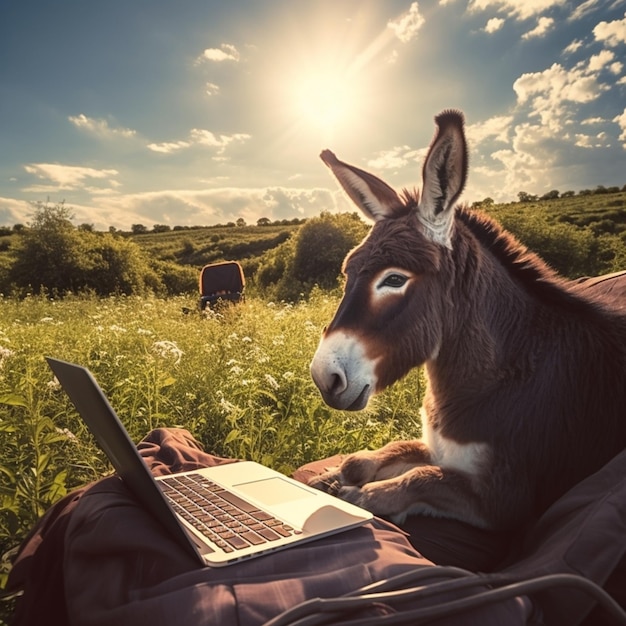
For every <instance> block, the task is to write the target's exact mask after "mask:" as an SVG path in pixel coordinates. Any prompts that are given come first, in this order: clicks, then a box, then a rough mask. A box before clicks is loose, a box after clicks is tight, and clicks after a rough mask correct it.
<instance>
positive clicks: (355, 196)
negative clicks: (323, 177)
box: [320, 150, 406, 222]
mask: <svg viewBox="0 0 626 626" xmlns="http://www.w3.org/2000/svg"><path fill="white" fill-rule="evenodd" d="M320 158H321V159H322V161H324V163H326V165H328V167H329V168H330V169H331V171H332V173H333V174H334V175H335V177H336V178H337V180H338V181H339V183H340V184H341V186H342V187H343V188H344V190H345V192H346V193H347V194H348V195H349V196H350V198H351V199H352V201H353V202H354V203H355V204H356V205H357V206H358V207H359V209H361V211H362V212H363V213H364V214H365V215H366V217H369V218H370V219H373V220H374V221H375V222H377V221H378V220H382V219H385V218H388V217H396V216H397V215H398V214H400V213H403V212H406V209H405V206H404V203H403V202H402V200H400V198H399V197H398V194H397V193H396V192H395V191H394V190H393V189H392V188H391V187H390V186H389V185H388V184H387V183H386V182H384V181H382V180H381V179H380V178H378V177H377V176H374V175H373V174H370V173H369V172H364V171H363V170H361V169H359V168H358V167H354V165H348V164H347V163H344V162H343V161H340V160H339V159H338V158H337V157H336V156H335V155H334V154H333V153H332V152H331V151H330V150H323V151H322V153H321V154H320Z"/></svg>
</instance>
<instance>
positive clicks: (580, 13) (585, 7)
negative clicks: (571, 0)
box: [568, 0, 602, 21]
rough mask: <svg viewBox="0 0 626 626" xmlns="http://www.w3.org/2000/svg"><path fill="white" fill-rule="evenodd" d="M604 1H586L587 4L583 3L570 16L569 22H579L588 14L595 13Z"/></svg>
mask: <svg viewBox="0 0 626 626" xmlns="http://www.w3.org/2000/svg"><path fill="white" fill-rule="evenodd" d="M601 2H602V0H586V2H581V3H580V4H579V5H578V6H577V7H576V8H575V9H574V11H573V12H572V14H571V15H570V16H569V18H568V19H569V20H570V21H573V20H578V19H580V18H581V17H585V16H586V15H587V14H588V13H591V12H592V11H595V10H596V9H597V8H598V5H600V4H601Z"/></svg>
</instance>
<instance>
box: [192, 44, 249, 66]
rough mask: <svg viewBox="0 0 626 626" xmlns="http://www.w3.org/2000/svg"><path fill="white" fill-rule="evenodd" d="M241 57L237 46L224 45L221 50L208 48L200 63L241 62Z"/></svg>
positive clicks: (201, 56)
mask: <svg viewBox="0 0 626 626" xmlns="http://www.w3.org/2000/svg"><path fill="white" fill-rule="evenodd" d="M240 58H241V55H240V54H239V51H238V50H237V48H236V47H235V46H233V45H232V44H229V43H223V44H222V45H221V46H220V47H219V48H207V49H206V50H205V51H204V52H203V53H202V54H201V55H200V57H199V59H198V62H202V61H215V62H217V63H221V62H223V61H239V59H240Z"/></svg>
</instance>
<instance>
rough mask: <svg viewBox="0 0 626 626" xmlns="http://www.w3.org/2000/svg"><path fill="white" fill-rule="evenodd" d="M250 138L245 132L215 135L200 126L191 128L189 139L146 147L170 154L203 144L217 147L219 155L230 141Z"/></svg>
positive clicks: (152, 144) (236, 141) (239, 141)
mask: <svg viewBox="0 0 626 626" xmlns="http://www.w3.org/2000/svg"><path fill="white" fill-rule="evenodd" d="M248 139H250V135H248V134H246V133H234V134H232V135H219V136H218V135H215V134H214V133H212V132H211V131H210V130H203V129H201V128H192V129H191V131H190V133H189V139H187V140H180V141H166V142H163V143H151V144H148V148H149V149H150V150H152V151H153V152H160V153H161V154H172V153H174V152H178V151H179V150H184V149H186V148H191V147H192V146H205V147H209V148H217V153H218V154H219V155H221V154H223V152H224V151H225V150H226V148H227V147H228V146H229V145H230V144H231V143H241V142H244V141H247V140H248Z"/></svg>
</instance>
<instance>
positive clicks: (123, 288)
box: [7, 204, 160, 295]
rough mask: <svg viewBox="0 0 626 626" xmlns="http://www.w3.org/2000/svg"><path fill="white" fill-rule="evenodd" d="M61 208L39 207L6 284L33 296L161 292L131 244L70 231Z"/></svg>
mask: <svg viewBox="0 0 626 626" xmlns="http://www.w3.org/2000/svg"><path fill="white" fill-rule="evenodd" d="M70 218H71V212H70V211H69V209H67V208H66V207H65V206H64V205H62V204H61V205H56V206H53V207H51V206H48V205H42V204H40V205H37V208H36V211H35V215H34V219H33V222H32V224H31V227H30V228H29V229H26V230H24V232H23V233H22V236H21V237H20V239H19V240H18V241H17V243H16V246H15V250H14V256H15V260H14V263H13V265H12V267H11V269H10V271H9V273H8V277H7V281H8V282H9V283H11V284H12V285H14V286H16V287H17V288H21V289H22V290H32V291H33V293H44V294H52V293H54V294H59V295H65V294H67V293H77V292H79V291H82V290H92V291H93V292H95V293H96V294H99V295H109V294H113V293H123V294H127V295H130V294H145V293H146V292H147V291H149V290H159V289H160V284H159V279H158V276H157V275H156V273H155V272H154V271H153V270H152V269H151V268H150V265H149V263H148V259H147V257H146V256H145V254H144V253H143V252H142V250H141V248H139V247H138V246H137V245H136V244H135V243H133V242H131V241H128V240H126V239H123V238H120V237H116V236H114V235H112V234H111V233H93V232H90V231H86V230H79V229H77V228H76V227H74V226H73V224H72V222H71V220H70Z"/></svg>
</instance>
